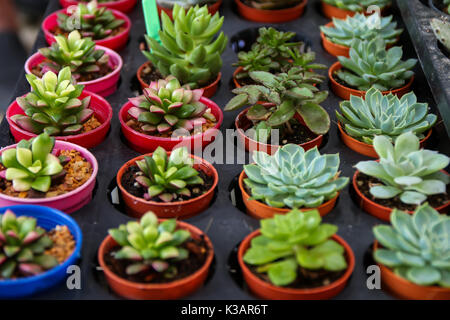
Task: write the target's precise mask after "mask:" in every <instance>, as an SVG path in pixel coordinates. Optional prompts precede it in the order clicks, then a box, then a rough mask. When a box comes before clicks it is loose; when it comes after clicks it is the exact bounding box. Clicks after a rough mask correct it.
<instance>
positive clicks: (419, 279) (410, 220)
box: [373, 203, 450, 288]
mask: <svg viewBox="0 0 450 320" xmlns="http://www.w3.org/2000/svg"><path fill="white" fill-rule="evenodd" d="M390 219H391V226H387V225H380V226H376V227H374V228H373V233H374V235H375V238H376V239H377V240H378V241H379V242H380V243H381V245H382V246H383V248H380V249H377V250H376V251H375V252H374V258H375V260H376V261H377V262H378V263H380V264H383V265H385V266H386V267H389V268H392V269H393V271H394V272H395V273H396V274H397V275H399V276H400V277H402V278H404V279H406V280H408V281H411V282H413V283H415V284H418V285H420V286H431V285H439V286H441V287H444V288H450V241H449V239H450V217H448V216H447V215H445V214H439V212H437V211H436V210H434V209H433V208H432V207H431V206H429V205H428V204H427V203H425V204H423V205H421V206H419V207H418V208H417V209H416V211H415V212H414V214H413V215H409V214H408V213H406V212H403V211H400V210H394V211H393V212H392V214H391V218H390Z"/></svg>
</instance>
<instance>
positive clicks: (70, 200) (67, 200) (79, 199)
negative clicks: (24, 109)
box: [0, 140, 98, 213]
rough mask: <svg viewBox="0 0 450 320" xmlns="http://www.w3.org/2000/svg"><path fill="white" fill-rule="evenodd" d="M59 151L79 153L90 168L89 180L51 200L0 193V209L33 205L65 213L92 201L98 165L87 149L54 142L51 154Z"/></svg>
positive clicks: (13, 146)
mask: <svg viewBox="0 0 450 320" xmlns="http://www.w3.org/2000/svg"><path fill="white" fill-rule="evenodd" d="M16 146H17V144H14V145H11V146H8V147H5V148H3V149H2V150H1V151H0V155H1V153H2V152H3V151H5V150H7V149H11V148H15V147H16ZM60 150H76V151H78V152H80V154H81V156H82V157H83V158H85V159H86V160H87V161H88V162H89V163H90V164H91V166H92V175H91V176H90V178H89V179H88V180H87V181H86V182H85V183H84V184H83V185H82V186H80V187H79V188H77V189H75V190H72V191H70V192H67V193H65V194H62V195H59V196H56V197H51V198H36V199H31V198H18V197H11V196H7V195H5V194H2V193H0V207H5V206H13V205H17V204H34V205H40V206H46V207H50V208H54V209H58V210H61V211H63V212H65V213H72V212H75V211H77V210H79V209H81V208H82V207H84V206H85V205H86V204H88V203H89V202H90V201H91V200H92V192H93V190H94V187H95V181H96V178H97V173H98V163H97V160H96V159H95V157H94V155H93V154H92V153H90V152H89V151H88V150H87V149H85V148H83V147H80V146H79V145H76V144H73V143H69V142H64V141H58V140H57V141H55V147H54V149H53V152H57V151H60Z"/></svg>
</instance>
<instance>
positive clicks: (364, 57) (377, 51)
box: [328, 37, 417, 100]
mask: <svg viewBox="0 0 450 320" xmlns="http://www.w3.org/2000/svg"><path fill="white" fill-rule="evenodd" d="M349 55H350V58H347V57H338V60H339V61H338V62H336V63H335V64H333V65H332V66H331V68H330V69H329V70H328V77H329V78H330V81H331V88H332V89H333V91H334V93H335V94H336V95H337V96H338V97H340V98H342V99H344V100H349V99H350V95H354V96H359V97H363V96H364V95H365V94H366V91H367V90H369V89H370V88H372V87H375V88H377V89H379V90H381V91H382V92H383V94H389V93H393V94H395V95H398V96H399V97H401V96H403V95H404V94H406V93H407V92H408V91H410V90H411V85H412V83H413V81H414V72H413V71H412V70H411V69H412V68H413V67H414V66H415V65H416V63H417V59H408V60H406V61H403V60H401V58H402V56H403V50H402V48H401V47H392V48H390V49H386V43H385V41H384V40H383V39H382V38H380V37H377V38H375V39H372V40H370V41H361V40H359V39H354V40H353V42H352V45H351V48H350V54H349Z"/></svg>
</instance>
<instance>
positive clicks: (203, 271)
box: [98, 221, 214, 300]
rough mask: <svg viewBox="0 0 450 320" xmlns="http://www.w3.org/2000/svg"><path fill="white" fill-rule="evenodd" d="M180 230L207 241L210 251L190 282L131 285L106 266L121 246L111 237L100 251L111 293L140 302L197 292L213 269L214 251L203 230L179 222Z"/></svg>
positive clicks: (100, 261) (99, 256) (187, 278)
mask: <svg viewBox="0 0 450 320" xmlns="http://www.w3.org/2000/svg"><path fill="white" fill-rule="evenodd" d="M177 226H178V228H179V229H184V230H188V231H189V232H190V233H191V236H192V238H193V239H197V240H200V239H204V241H205V243H206V245H207V247H208V249H209V250H208V256H207V257H206V261H205V264H204V265H203V266H202V267H201V268H200V269H199V270H197V271H196V272H195V273H193V274H191V275H190V276H188V277H186V278H183V279H180V280H176V281H173V282H169V283H157V284H152V283H137V282H132V281H128V280H126V279H123V278H121V277H119V276H118V275H116V274H115V273H114V272H112V271H111V270H110V269H109V268H108V266H107V265H106V263H105V260H104V258H103V257H104V256H105V254H106V253H108V252H110V251H111V249H112V248H114V247H115V246H116V245H117V243H116V241H115V240H114V239H113V238H112V237H111V236H107V237H106V238H105V239H104V240H103V242H102V243H101V245H100V248H99V250H98V262H99V263H100V266H101V267H102V269H103V272H104V273H105V276H106V280H107V281H108V284H109V286H110V287H111V289H112V290H113V291H114V292H116V293H117V294H118V295H120V296H122V297H124V298H127V299H139V300H169V299H170V300H172V299H180V298H183V297H185V296H188V295H190V294H191V293H193V292H195V291H197V290H198V289H199V288H200V287H201V286H202V285H203V283H204V282H205V280H206V277H207V276H208V271H209V267H210V266H211V262H212V260H213V257H214V248H213V246H212V243H211V240H210V239H209V238H208V236H207V235H206V234H204V233H203V232H202V231H201V230H200V229H198V228H196V227H194V226H192V225H190V224H188V223H185V222H181V221H177Z"/></svg>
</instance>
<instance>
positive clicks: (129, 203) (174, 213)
mask: <svg viewBox="0 0 450 320" xmlns="http://www.w3.org/2000/svg"><path fill="white" fill-rule="evenodd" d="M170 153H171V152H168V153H167V154H168V155H170ZM151 155H152V154H151V153H150V154H146V155H142V156H139V157H137V158H134V159H132V160H130V161H128V162H127V163H125V164H124V165H123V166H122V167H121V168H120V169H119V172H118V173H117V177H116V181H117V185H118V187H119V190H120V193H121V194H122V199H123V201H124V203H125V207H126V210H127V213H128V214H129V215H130V216H132V217H136V218H140V217H142V216H143V215H144V214H145V213H146V212H148V211H153V212H154V213H155V214H156V215H157V216H158V218H178V219H187V218H190V217H193V216H195V215H196V214H198V213H200V212H202V211H204V210H206V209H207V208H208V207H209V204H210V203H211V201H212V199H213V196H214V190H215V189H216V187H217V183H218V182H219V175H218V174H217V170H216V169H215V168H214V166H213V165H212V164H210V163H209V162H207V161H206V160H204V159H202V158H199V157H196V156H194V155H191V158H193V159H194V160H195V164H194V168H195V169H196V170H201V171H203V172H204V173H205V174H206V175H208V176H209V177H213V178H214V182H213V185H212V187H211V189H209V190H208V191H207V192H205V193H204V194H202V195H201V196H199V197H197V198H193V199H189V200H186V201H177V202H169V203H164V202H155V201H147V200H145V199H143V198H139V197H136V196H134V195H132V194H130V193H129V192H128V191H127V190H126V189H125V188H124V186H123V185H122V177H123V175H124V174H125V172H126V170H127V169H128V168H129V167H130V166H132V165H134V164H135V163H136V161H139V160H142V159H143V158H144V157H145V156H151Z"/></svg>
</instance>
